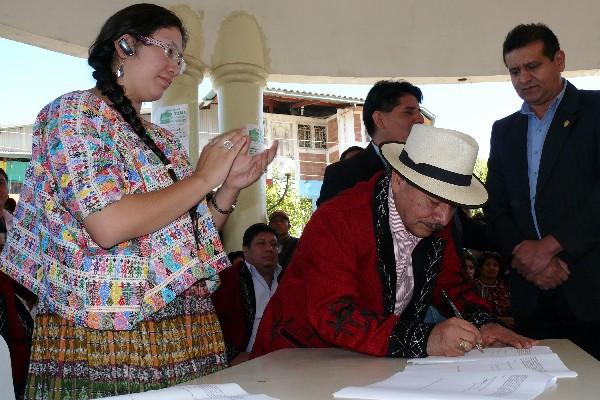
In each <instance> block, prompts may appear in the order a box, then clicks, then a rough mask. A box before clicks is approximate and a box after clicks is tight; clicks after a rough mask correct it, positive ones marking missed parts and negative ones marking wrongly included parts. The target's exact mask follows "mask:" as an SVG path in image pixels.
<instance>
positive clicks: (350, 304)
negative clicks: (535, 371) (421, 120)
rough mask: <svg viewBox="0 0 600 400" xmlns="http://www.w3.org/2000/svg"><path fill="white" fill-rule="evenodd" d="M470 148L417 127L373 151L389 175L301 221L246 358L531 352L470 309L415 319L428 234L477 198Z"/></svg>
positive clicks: (426, 288) (424, 289) (427, 264)
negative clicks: (312, 352)
mask: <svg viewBox="0 0 600 400" xmlns="http://www.w3.org/2000/svg"><path fill="white" fill-rule="evenodd" d="M477 150H478V146H477V143H476V142H475V140H474V139H473V138H471V137H470V136H468V135H465V134H463V133H460V132H455V131H450V130H445V129H438V128H433V127H428V126H423V125H415V126H414V127H413V131H412V133H411V135H410V136H409V137H408V140H407V142H406V145H404V144H401V143H387V144H384V145H382V146H381V153H382V155H383V157H384V158H385V160H386V161H387V162H388V163H389V164H390V167H391V170H390V172H388V173H386V174H383V173H380V174H377V175H376V176H374V177H373V178H372V179H371V180H370V181H368V182H364V183H360V184H358V185H356V186H355V187H354V188H352V189H350V190H347V191H345V192H343V193H342V194H340V195H339V196H337V197H336V198H333V199H331V200H329V201H327V202H326V203H324V204H322V205H321V206H320V207H319V208H318V209H317V211H316V212H315V214H313V216H312V218H311V220H310V221H309V223H308V224H307V225H306V227H305V229H304V232H303V234H302V238H301V239H300V242H299V244H298V250H297V253H296V255H295V257H294V260H293V261H292V263H291V264H290V266H289V267H288V271H287V272H286V277H285V279H284V280H283V281H282V284H281V290H279V291H278V292H277V293H276V294H275V296H274V297H273V299H272V300H271V302H270V303H269V305H268V306H267V309H266V310H265V313H264V314H263V319H262V322H261V325H260V327H259V331H258V333H257V336H256V341H255V343H254V348H253V351H252V356H253V357H254V356H259V355H262V354H265V353H268V352H271V351H274V350H277V349H281V348H288V347H341V348H346V349H350V350H354V351H357V352H362V353H367V354H371V355H376V356H389V357H424V356H426V355H446V356H458V355H462V354H464V353H465V352H467V351H470V350H471V349H472V347H473V346H475V345H476V344H479V343H482V344H483V345H488V344H491V343H493V342H500V343H505V344H508V345H512V346H515V347H518V348H522V347H530V346H532V345H533V344H534V343H535V342H534V341H532V340H529V339H527V338H524V337H522V336H519V335H517V334H515V333H514V332H512V331H510V330H508V329H506V328H504V327H503V326H502V325H499V324H497V323H496V321H497V319H496V318H495V317H494V316H493V315H492V314H490V313H489V312H487V311H486V310H485V309H484V308H482V307H481V306H480V305H478V304H469V303H467V304H464V307H463V314H464V317H465V318H466V319H467V320H462V319H457V318H449V319H447V320H445V321H443V322H440V323H439V324H432V323H426V322H424V317H425V314H426V312H427V309H428V308H429V306H430V305H431V303H432V297H433V290H434V287H435V285H436V279H437V277H438V272H439V270H440V265H441V261H442V254H444V246H445V244H446V241H447V240H445V239H443V236H440V235H439V234H438V232H440V231H442V230H443V229H444V227H445V226H446V225H447V224H448V223H449V221H450V220H451V219H452V216H453V214H454V211H455V208H456V206H460V207H479V206H480V205H481V204H483V203H484V202H485V201H486V200H487V192H486V190H485V188H484V187H483V185H482V184H481V182H479V181H478V180H477V179H475V178H473V176H472V173H473V168H474V164H475V159H476V157H477ZM456 268H459V264H458V263H456ZM478 328H479V329H478Z"/></svg>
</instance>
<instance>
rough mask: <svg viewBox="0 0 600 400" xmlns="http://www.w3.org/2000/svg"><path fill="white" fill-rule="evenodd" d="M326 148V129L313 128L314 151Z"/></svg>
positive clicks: (321, 127)
mask: <svg viewBox="0 0 600 400" xmlns="http://www.w3.org/2000/svg"><path fill="white" fill-rule="evenodd" d="M326 148H327V128H325V127H324V126H315V149H326Z"/></svg>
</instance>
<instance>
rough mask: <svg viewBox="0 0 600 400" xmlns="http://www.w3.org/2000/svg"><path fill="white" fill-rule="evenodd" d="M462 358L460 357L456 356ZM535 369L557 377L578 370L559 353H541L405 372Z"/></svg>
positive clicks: (572, 375) (412, 368)
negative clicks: (568, 364) (563, 359)
mask: <svg viewBox="0 0 600 400" xmlns="http://www.w3.org/2000/svg"><path fill="white" fill-rule="evenodd" d="M456 358H457V359H460V357H456ZM527 370H533V371H537V372H543V373H546V374H548V375H552V376H553V377H555V378H575V377H576V376H577V372H575V371H571V370H570V369H568V368H567V367H566V366H565V364H564V363H563V362H562V361H561V360H560V358H559V357H558V355H556V354H554V353H552V354H540V355H523V356H510V357H507V356H500V357H496V358H479V359H475V360H472V361H470V362H461V361H460V360H457V361H456V362H442V363H435V364H415V363H410V364H407V365H406V368H405V369H404V371H405V372H415V373H425V374H447V373H448V374H450V373H456V372H488V371H489V372H496V371H511V372H518V371H527Z"/></svg>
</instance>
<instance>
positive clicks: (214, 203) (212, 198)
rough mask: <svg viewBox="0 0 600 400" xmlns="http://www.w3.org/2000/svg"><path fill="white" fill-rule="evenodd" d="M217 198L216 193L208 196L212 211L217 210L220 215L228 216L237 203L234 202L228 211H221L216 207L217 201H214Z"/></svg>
mask: <svg viewBox="0 0 600 400" xmlns="http://www.w3.org/2000/svg"><path fill="white" fill-rule="evenodd" d="M216 197H217V192H215V193H213V194H212V196H210V204H212V205H213V207H214V209H215V210H217V211H218V212H219V213H220V214H223V215H229V214H231V213H232V212H233V210H235V206H236V204H237V201H234V202H233V204H232V205H231V209H230V210H221V209H220V208H219V206H218V205H217V201H216V200H215V198H216Z"/></svg>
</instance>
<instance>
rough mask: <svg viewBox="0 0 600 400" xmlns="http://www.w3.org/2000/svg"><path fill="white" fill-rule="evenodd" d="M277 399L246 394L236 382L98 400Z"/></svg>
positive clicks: (175, 387)
mask: <svg viewBox="0 0 600 400" xmlns="http://www.w3.org/2000/svg"><path fill="white" fill-rule="evenodd" d="M109 399H110V400H204V399H211V400H226V399H227V400H277V399H274V398H273V397H269V396H267V395H264V394H248V392H246V391H245V390H244V389H242V388H241V387H240V385H238V384H236V383H224V384H220V385H210V384H207V385H185V386H183V385H182V386H173V387H170V388H166V389H160V390H150V391H147V392H143V393H132V394H125V395H121V396H113V397H104V398H103V399H99V400H109Z"/></svg>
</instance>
